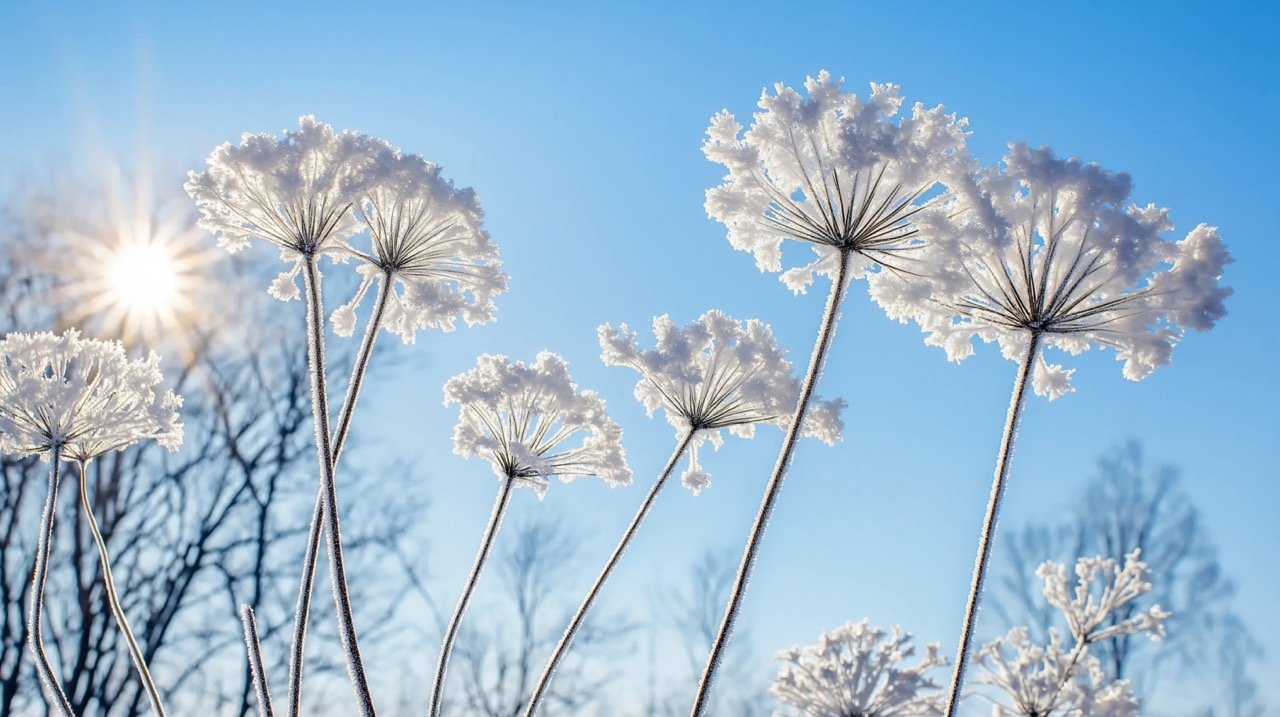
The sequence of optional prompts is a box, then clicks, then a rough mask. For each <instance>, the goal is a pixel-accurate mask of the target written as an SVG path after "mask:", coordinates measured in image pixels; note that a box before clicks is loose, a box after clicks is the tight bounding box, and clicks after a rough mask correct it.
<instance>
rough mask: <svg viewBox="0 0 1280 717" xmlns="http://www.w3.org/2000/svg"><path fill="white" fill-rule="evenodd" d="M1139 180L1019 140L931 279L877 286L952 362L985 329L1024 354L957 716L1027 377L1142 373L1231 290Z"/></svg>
mask: <svg viewBox="0 0 1280 717" xmlns="http://www.w3.org/2000/svg"><path fill="white" fill-rule="evenodd" d="M1130 188H1131V183H1130V180H1129V176H1128V175H1126V174H1113V173H1110V172H1106V171H1104V170H1102V169H1101V168H1099V167H1098V166H1097V165H1094V164H1087V165H1086V164H1082V163H1081V162H1080V161H1079V160H1076V159H1065V160H1064V159H1059V158H1057V157H1055V156H1054V154H1053V152H1052V151H1051V150H1049V149H1048V148H1041V149H1037V150H1033V149H1030V148H1029V147H1027V146H1025V145H1021V144H1015V145H1011V146H1010V150H1009V154H1008V155H1007V156H1006V157H1005V159H1004V164H1003V167H1001V168H998V169H996V168H993V169H988V170H987V171H985V172H983V173H982V174H981V176H980V177H979V178H978V179H977V180H976V183H975V185H974V187H973V188H972V191H969V192H966V193H964V196H965V197H966V198H967V199H968V200H969V202H970V206H968V207H967V210H966V211H963V212H960V213H959V217H961V220H960V223H961V224H963V225H964V231H963V232H962V233H961V234H960V238H959V239H958V240H956V241H951V242H936V243H934V244H931V245H930V246H929V247H927V248H926V249H925V250H923V251H922V252H921V254H920V263H919V266H920V267H921V271H920V274H921V275H922V276H920V277H902V276H893V275H889V274H885V273H883V272H882V273H881V274H880V275H878V276H876V277H874V278H873V280H872V282H871V283H872V295H873V296H874V297H875V299H876V300H877V301H878V302H880V303H881V304H882V305H883V306H884V307H885V309H886V311H887V312H888V313H889V315H890V316H893V317H895V318H898V319H900V320H903V321H906V320H908V319H913V320H915V321H917V322H918V323H919V324H920V326H921V327H922V328H923V329H924V331H925V332H927V334H928V337H927V339H926V342H927V343H930V344H933V345H938V346H942V347H943V348H945V349H946V351H947V356H948V357H949V358H950V359H951V360H953V361H961V360H963V359H965V358H967V357H968V356H969V355H971V354H972V353H973V338H974V337H977V338H980V339H982V340H983V341H993V342H996V343H998V344H999V345H1000V350H1001V353H1002V354H1003V355H1004V356H1005V357H1006V358H1008V359H1010V360H1013V361H1017V362H1018V363H1019V368H1018V374H1017V378H1016V380H1015V381H1014V386H1013V394H1012V396H1011V398H1010V401H1009V411H1008V415H1007V418H1006V420H1005V426H1004V434H1003V437H1002V439H1001V445H1000V451H999V454H998V456H997V459H996V469H995V479H994V481H993V483H992V486H991V496H990V500H989V502H988V505H987V513H986V517H985V519H984V521H983V529H982V534H981V539H980V541H979V547H978V554H977V559H976V561H975V566H974V572H973V581H972V585H971V587H970V592H969V599H968V603H967V606H966V610H965V618H964V624H963V627H962V630H961V639H960V647H959V649H958V652H957V654H956V662H955V668H954V669H955V671H954V674H953V679H952V683H951V691H950V692H951V694H950V697H949V699H948V708H947V715H948V717H950V716H951V715H952V714H954V711H955V707H956V705H957V703H958V700H959V696H960V689H961V686H962V684H963V680H964V668H965V661H966V659H967V652H968V649H969V645H970V642H971V641H972V636H973V629H974V623H975V620H976V617H977V610H978V603H979V601H980V599H981V596H982V588H983V583H984V581H985V577H986V572H987V564H988V561H989V558H990V552H991V541H992V539H993V537H994V532H995V526H996V521H997V519H998V515H999V509H1000V501H1001V498H1002V496H1003V493H1004V486H1005V482H1006V480H1007V478H1008V473H1009V463H1010V459H1011V458H1012V455H1013V445H1014V440H1015V439H1016V436H1017V432H1018V422H1019V419H1020V417H1021V414H1022V408H1023V404H1024V398H1025V393H1026V388H1027V384H1028V382H1030V384H1031V386H1032V388H1033V389H1034V390H1035V392H1036V393H1037V394H1040V395H1043V396H1047V397H1048V398H1050V399H1055V398H1058V397H1059V396H1061V395H1062V394H1064V393H1066V392H1068V391H1070V390H1071V386H1070V377H1071V373H1072V370H1070V369H1064V368H1063V367H1062V366H1059V365H1053V364H1049V363H1047V362H1046V361H1045V359H1044V357H1043V349H1045V348H1055V349H1060V350H1063V351H1066V352H1068V353H1071V354H1079V353H1081V352H1083V351H1086V350H1088V349H1089V348H1091V347H1093V346H1099V347H1105V348H1112V349H1115V351H1116V354H1117V358H1118V359H1119V360H1120V361H1122V362H1123V363H1124V376H1125V378H1128V379H1130V380H1134V381H1137V380H1140V379H1142V378H1144V377H1146V376H1147V375H1148V374H1150V373H1151V372H1152V371H1153V370H1155V368H1156V367H1157V366H1160V365H1162V364H1166V363H1168V362H1169V360H1170V356H1171V352H1172V349H1173V346H1174V344H1176V343H1177V342H1178V340H1179V339H1180V338H1181V337H1182V335H1183V333H1184V332H1185V330H1186V329H1188V328H1191V329H1196V330H1198V331H1207V330H1209V329H1210V328H1212V327H1213V324H1214V323H1215V322H1216V321H1217V320H1218V319H1219V318H1221V317H1222V316H1223V315H1225V313H1226V311H1225V309H1224V308H1223V301H1224V299H1226V297H1227V296H1229V295H1230V293H1231V290H1230V289H1229V288H1226V287H1223V286H1221V285H1220V284H1219V282H1220V280H1221V278H1222V269H1223V266H1224V265H1225V264H1226V263H1228V262H1229V261H1230V257H1229V256H1228V254H1227V252H1226V250H1225V249H1224V248H1223V246H1222V241H1221V239H1220V238H1219V237H1218V234H1217V230H1216V229H1214V228H1212V227H1208V226H1205V225H1203V224H1201V225H1199V226H1197V227H1196V228H1195V229H1193V230H1192V231H1191V233H1189V234H1188V235H1187V236H1186V237H1185V238H1184V239H1181V240H1179V241H1171V240H1168V239H1166V238H1165V237H1164V232H1167V231H1168V230H1170V229H1172V224H1171V223H1170V222H1169V218H1168V210H1165V209H1160V208H1157V207H1156V206H1155V205H1151V204H1148V205H1146V206H1138V205H1136V204H1132V203H1130V202H1129V194H1130ZM922 295H925V296H928V297H930V298H929V300H927V301H921V300H920V297H921V296H922Z"/></svg>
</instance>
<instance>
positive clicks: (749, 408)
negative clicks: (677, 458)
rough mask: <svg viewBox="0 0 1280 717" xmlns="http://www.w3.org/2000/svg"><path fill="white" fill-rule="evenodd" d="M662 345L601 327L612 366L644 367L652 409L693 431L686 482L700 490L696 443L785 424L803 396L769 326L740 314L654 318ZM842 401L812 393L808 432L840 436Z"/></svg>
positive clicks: (643, 392)
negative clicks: (683, 320)
mask: <svg viewBox="0 0 1280 717" xmlns="http://www.w3.org/2000/svg"><path fill="white" fill-rule="evenodd" d="M653 333H654V335H655V336H656V338H657V346H655V347H654V348H653V349H649V350H643V349H641V348H640V347H639V345H638V344H637V342H636V334H635V332H633V331H632V330H631V329H630V328H628V327H627V325H626V324H622V325H621V326H620V327H619V328H617V329H614V328H613V327H612V326H609V325H605V326H601V327H600V329H599V335H600V347H601V350H602V351H603V353H602V355H601V358H602V359H603V360H604V362H605V364H607V365H610V366H629V367H631V368H633V369H635V370H636V371H638V372H640V374H641V376H642V378H641V380H640V382H639V383H637V384H636V389H635V393H636V398H637V399H638V400H639V401H640V402H641V403H642V404H644V407H645V409H646V410H647V411H648V412H649V415H650V416H652V415H653V413H654V411H655V410H657V409H658V408H661V409H663V413H664V414H665V415H666V417H667V421H668V422H669V423H670V424H671V425H672V426H673V427H675V429H676V432H677V435H683V433H684V432H686V431H694V436H693V440H692V442H691V446H690V449H691V455H690V464H689V469H688V470H687V471H686V472H685V474H684V484H685V487H687V488H689V489H690V490H692V491H693V492H694V493H695V494H696V493H698V492H699V491H700V490H701V489H702V488H705V487H706V486H707V485H708V484H709V479H708V476H707V474H706V473H705V472H704V471H702V470H701V468H700V467H699V464H698V457H697V447H698V446H699V445H700V444H701V443H703V442H704V441H708V440H709V441H711V442H712V444H713V445H715V446H716V447H717V448H718V447H719V446H720V444H721V442H722V437H721V433H720V432H721V430H722V429H728V431H729V432H730V433H732V434H734V435H736V436H741V437H743V438H750V437H752V436H754V435H755V427H756V424H758V423H772V424H775V425H778V426H785V425H786V423H787V421H788V420H790V418H791V416H792V414H793V413H794V412H795V408H796V403H797V402H798V401H799V400H800V381H799V380H798V379H796V378H795V377H794V376H793V375H792V372H791V364H790V362H789V361H787V359H786V354H785V352H784V351H783V350H782V348H780V347H779V346H778V343H777V341H776V340H775V339H774V336H773V331H772V330H771V329H770V328H769V326H768V325H766V324H764V323H762V322H760V321H758V320H755V319H752V320H749V321H738V320H736V319H733V318H731V317H729V316H727V315H725V314H724V313H723V312H721V311H716V310H714V309H713V310H711V311H708V312H707V313H705V314H703V315H702V316H701V317H699V318H698V319H697V320H696V321H694V322H693V323H691V324H689V325H688V326H685V327H677V326H676V325H675V323H674V322H672V321H671V317H669V316H667V315H665V314H664V315H662V316H658V317H656V318H654V320H653ZM844 406H845V402H844V401H843V400H840V399H837V400H834V401H822V400H815V401H814V402H813V405H812V407H811V408H810V409H809V414H808V416H807V418H806V420H805V425H804V433H805V435H809V436H813V437H815V438H819V439H821V440H822V441H823V442H825V443H827V444H832V443H834V442H835V441H836V440H838V439H839V437H840V432H841V430H842V429H843V427H844V426H843V423H842V422H841V420H840V412H841V410H843V408H844Z"/></svg>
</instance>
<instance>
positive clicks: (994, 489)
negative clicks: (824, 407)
mask: <svg viewBox="0 0 1280 717" xmlns="http://www.w3.org/2000/svg"><path fill="white" fill-rule="evenodd" d="M1039 349H1040V332H1039V331H1032V332H1031V342H1030V344H1029V345H1028V346H1027V353H1026V355H1025V356H1024V357H1023V358H1022V365H1021V366H1019V368H1018V378H1017V380H1016V381H1015V382H1014V384H1013V394H1012V395H1011V396H1010V397H1009V413H1008V415H1007V416H1006V417H1005V420H1004V436H1003V437H1002V438H1001V439H1000V453H999V455H998V456H996V472H995V477H994V478H993V479H992V481H991V496H990V498H989V499H988V500H987V514H986V517H985V518H983V521H982V535H981V537H980V538H979V539H978V555H977V557H976V559H975V560H974V565H973V582H972V583H971V584H970V586H969V601H968V602H967V603H966V604H965V610H964V624H963V625H962V627H961V629H960V647H959V648H958V649H957V650H956V664H955V670H954V671H952V673H951V687H950V690H949V691H948V692H947V709H946V712H945V715H946V717H954V715H955V711H956V708H957V707H958V706H959V705H960V690H961V688H962V687H963V686H964V672H965V667H966V665H967V663H968V661H969V645H970V643H972V642H973V630H974V627H975V625H976V623H977V617H978V605H979V604H980V603H981V601H982V587H983V584H984V583H985V582H986V579H987V563H988V562H989V560H990V558H991V543H992V540H993V539H994V538H995V533H996V521H997V519H998V518H999V513H1000V502H1001V501H1002V500H1003V499H1004V485H1005V479H1006V478H1008V476H1009V462H1010V460H1011V459H1012V458H1013V443H1014V440H1015V439H1016V438H1017V436H1018V421H1019V419H1020V418H1021V417H1022V406H1023V404H1024V403H1026V389H1027V379H1028V378H1029V377H1030V376H1031V368H1032V366H1034V365H1035V360H1036V353H1037V352H1038V351H1039Z"/></svg>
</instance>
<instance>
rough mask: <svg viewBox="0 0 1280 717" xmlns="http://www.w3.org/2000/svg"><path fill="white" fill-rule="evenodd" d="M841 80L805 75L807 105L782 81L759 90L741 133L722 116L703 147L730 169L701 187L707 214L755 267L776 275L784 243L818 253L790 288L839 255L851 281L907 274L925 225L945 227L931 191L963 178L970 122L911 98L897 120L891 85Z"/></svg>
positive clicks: (787, 276)
mask: <svg viewBox="0 0 1280 717" xmlns="http://www.w3.org/2000/svg"><path fill="white" fill-rule="evenodd" d="M842 85H843V80H842V79H841V80H833V79H832V78H831V75H830V74H829V73H827V72H826V71H823V72H821V73H819V75H818V77H817V78H816V79H815V78H812V77H810V78H806V80H805V89H806V90H807V92H808V97H807V98H803V97H801V96H800V93H798V92H796V91H795V90H794V89H792V88H790V87H786V86H784V85H782V84H781V83H779V84H777V85H775V88H774V94H772V95H770V94H769V93H768V92H767V91H765V92H763V93H761V96H760V101H759V103H758V105H759V107H760V110H761V111H760V112H757V113H755V117H754V124H753V125H752V126H751V128H750V129H749V130H747V132H746V133H745V134H744V135H742V136H741V137H740V136H739V133H740V132H741V130H742V126H741V125H740V124H739V123H738V121H737V120H736V119H735V118H734V117H733V115H732V114H730V113H729V112H728V111H722V112H720V113H719V114H717V115H716V116H715V117H714V118H712V120H711V126H710V128H709V129H708V130H707V140H706V142H704V143H703V146H702V150H703V152H704V153H705V154H706V156H707V158H708V159H710V160H711V161H713V162H717V163H719V164H723V165H724V166H725V167H726V168H727V169H728V174H726V175H725V181H724V184H722V185H721V186H719V187H715V188H713V189H710V190H708V191H707V200H706V210H707V214H708V215H709V216H711V217H712V218H713V219H716V220H717V221H720V222H721V223H723V224H725V225H726V226H727V227H728V229H729V243H730V244H732V245H733V247H734V248H735V249H739V250H742V251H749V252H751V253H752V254H753V255H754V256H755V260H756V266H757V267H759V268H760V270H761V271H778V270H780V269H781V268H782V262H781V260H782V240H783V239H795V240H798V241H803V242H807V243H808V244H809V245H810V246H811V247H812V248H813V251H814V252H815V253H816V254H817V259H816V260H815V261H813V262H812V263H810V264H808V265H806V266H803V267H799V268H793V269H790V270H788V271H786V272H784V273H783V274H782V276H781V279H782V281H783V283H785V284H786V285H787V286H788V287H789V288H790V289H791V290H792V291H794V292H796V293H801V292H803V291H805V290H806V288H807V287H808V285H809V284H811V283H812V282H813V277H814V274H815V273H817V274H825V275H827V276H830V277H834V275H835V273H836V270H837V266H838V264H839V254H840V253H841V252H845V251H850V252H853V253H854V254H855V255H856V256H854V257H853V263H852V264H851V266H850V275H851V276H852V277H853V278H859V277H862V276H864V275H866V274H867V273H869V271H870V270H871V269H872V268H873V267H874V266H876V265H877V264H879V265H883V266H886V267H891V268H898V269H905V270H912V269H911V268H910V265H911V264H913V263H914V258H913V255H914V254H915V252H916V251H917V250H918V249H919V247H920V246H921V245H922V243H923V241H924V239H926V238H927V236H928V235H929V234H930V233H932V231H931V228H930V225H932V224H934V223H935V222H938V221H940V220H945V215H943V214H939V213H938V212H937V211H933V210H936V209H937V208H938V203H937V202H930V201H927V200H928V194H929V192H930V190H931V189H932V188H933V187H934V185H935V184H937V183H938V182H946V181H948V179H949V177H951V176H952V175H960V176H963V174H964V173H966V172H969V171H971V170H970V168H969V165H970V160H969V158H968V155H967V153H966V149H965V132H964V126H965V124H966V120H963V119H957V118H956V116H955V115H948V114H946V111H945V109H944V108H943V107H942V106H941V105H939V106H937V107H934V108H933V109H925V108H924V106H923V105H921V104H918V103H917V104H916V105H914V106H913V107H912V108H911V111H910V114H909V116H902V117H899V116H898V115H899V111H900V109H901V107H902V96H901V95H900V94H899V91H898V87H897V85H892V84H872V85H871V96H870V97H869V98H867V99H866V100H863V99H861V98H859V97H858V96H857V95H854V94H850V93H846V92H843V91H841V87H842ZM926 207H928V208H929V209H928V210H926ZM912 271H914V270H912Z"/></svg>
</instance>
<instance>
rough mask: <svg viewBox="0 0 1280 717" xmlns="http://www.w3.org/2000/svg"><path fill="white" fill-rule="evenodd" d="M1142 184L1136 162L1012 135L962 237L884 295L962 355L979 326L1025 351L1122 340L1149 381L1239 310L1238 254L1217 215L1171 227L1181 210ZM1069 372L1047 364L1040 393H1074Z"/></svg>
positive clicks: (882, 282) (1015, 354) (1040, 366)
mask: <svg viewBox="0 0 1280 717" xmlns="http://www.w3.org/2000/svg"><path fill="white" fill-rule="evenodd" d="M1130 185H1131V182H1130V179H1129V176H1128V175H1126V174H1113V173H1110V172H1106V171H1104V170H1102V169H1101V168H1100V167H1098V166H1097V165H1096V164H1082V163H1081V162H1080V161H1079V160H1077V159H1074V158H1072V159H1059V158H1057V157H1055V156H1054V154H1053V152H1052V150H1051V149H1049V148H1047V147H1042V148H1040V149H1031V148H1029V147H1027V146H1026V145H1023V144H1012V145H1010V148H1009V153H1008V154H1007V155H1006V156H1005V158H1004V165H1003V167H1001V168H990V169H988V170H986V171H984V172H983V173H982V174H981V176H980V177H979V178H978V179H977V181H976V183H974V184H973V186H972V187H971V191H967V192H965V193H964V197H965V201H964V202H963V203H959V204H958V205H957V208H956V209H955V210H954V214H955V217H956V218H957V219H958V221H957V224H958V225H963V230H962V238H961V239H960V240H959V241H954V242H942V243H936V244H930V245H929V246H928V247H925V248H924V249H922V250H921V252H920V253H919V254H918V255H917V258H918V259H919V266H920V267H922V268H923V270H921V271H919V272H917V273H919V274H921V275H922V276H919V277H916V276H907V277H904V276H896V275H893V274H892V273H890V272H881V273H879V274H878V275H876V276H874V277H872V279H871V282H870V283H871V293H872V297H873V298H874V299H875V300H876V301H877V302H878V303H880V304H881V305H882V306H883V307H884V308H885V310H886V312H887V313H888V314H889V315H890V316H891V317H893V318H896V319H898V320H900V321H903V322H905V321H907V320H914V321H916V322H917V323H919V324H920V326H921V328H922V329H923V330H924V331H925V333H926V334H927V337H926V339H925V342H926V343H928V344H931V345H935V346H940V347H942V348H943V349H945V350H946V352H947V356H948V358H950V359H951V360H952V361H961V360H963V359H965V358H967V357H968V356H969V355H971V354H972V353H973V339H974V338H975V337H976V338H979V339H982V340H983V341H987V342H992V341H994V342H997V343H998V344H999V345H1000V350H1001V353H1002V354H1003V355H1004V356H1005V357H1006V358H1008V359H1010V360H1012V361H1018V360H1020V359H1021V358H1022V357H1023V356H1024V355H1025V352H1026V346H1027V343H1028V341H1029V336H1030V334H1031V333H1032V332H1033V331H1038V332H1040V333H1041V336H1042V339H1043V342H1044V344H1045V345H1046V346H1048V347H1052V348H1056V349H1059V350H1062V351H1066V352H1068V353H1070V354H1073V355H1074V354H1079V353H1081V352H1083V351H1086V350H1088V349H1090V348H1092V347H1095V346H1097V347H1104V348H1112V349H1115V351H1116V357H1117V359H1118V360H1120V361H1122V362H1123V363H1124V376H1125V378H1128V379H1130V380H1134V381H1137V380H1140V379H1142V378H1144V377H1146V376H1147V375H1148V374H1150V373H1151V372H1152V371H1153V370H1155V368H1156V367H1158V366H1161V365H1163V364H1167V363H1169V361H1170V358H1171V354H1172V350H1173V346H1174V345H1175V344H1176V343H1177V342H1178V340H1179V339H1181V337H1182V335H1183V333H1184V332H1185V330H1186V329H1187V328H1191V329H1196V330H1197V331H1206V330H1208V329H1210V328H1212V327H1213V325H1214V323H1215V322H1216V321H1217V320H1218V319H1220V318H1222V317H1223V316H1224V315H1225V314H1226V310H1225V308H1224V307H1223V302H1224V300H1225V299H1226V297H1228V296H1230V294H1231V289H1230V288H1228V287H1225V286H1222V285H1221V284H1220V281H1221V279H1222V272H1223V266H1224V265H1226V264H1228V263H1230V261H1231V257H1230V256H1229V255H1228V253H1227V250H1226V249H1225V248H1224V247H1223V245H1222V240H1221V238H1219V236H1218V233H1217V230H1216V229H1215V228H1213V227H1209V226H1206V225H1204V224H1201V225H1199V226H1197V227H1196V228H1195V229H1193V230H1192V231H1191V233H1189V234H1188V235H1187V236H1186V237H1185V238H1184V239H1182V240H1180V241H1171V240H1168V239H1165V238H1164V237H1163V234H1164V233H1165V232H1167V231H1169V230H1170V229H1172V228H1173V225H1172V224H1171V223H1170V222H1169V218H1168V210H1165V209H1160V208H1157V207H1156V206H1155V205H1151V204H1148V205H1147V206H1144V207H1140V206H1138V205H1136V204H1133V203H1131V202H1130V201H1129V194H1130V188H1131V187H1130ZM1070 373H1071V372H1070V371H1068V370H1066V369H1063V368H1062V367H1061V366H1058V365H1054V364H1049V363H1046V362H1043V361H1039V362H1037V367H1036V371H1035V373H1034V375H1033V377H1032V381H1033V385H1034V387H1035V391H1036V393H1037V394H1039V395H1042V396H1048V397H1049V398H1050V399H1053V398H1056V397H1058V396H1061V395H1062V394H1063V393H1066V392H1068V391H1070V390H1071V387H1070Z"/></svg>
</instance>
